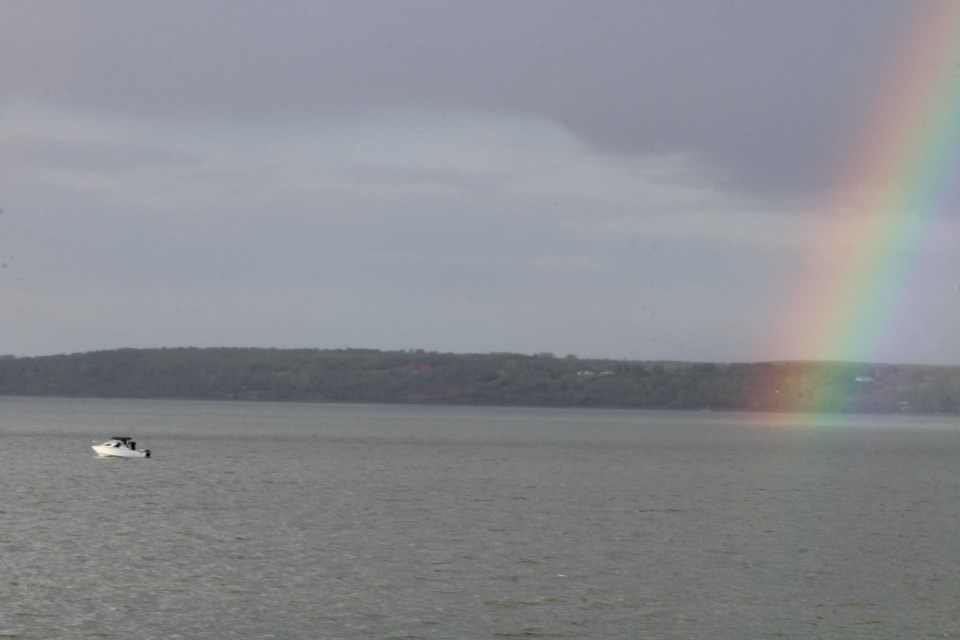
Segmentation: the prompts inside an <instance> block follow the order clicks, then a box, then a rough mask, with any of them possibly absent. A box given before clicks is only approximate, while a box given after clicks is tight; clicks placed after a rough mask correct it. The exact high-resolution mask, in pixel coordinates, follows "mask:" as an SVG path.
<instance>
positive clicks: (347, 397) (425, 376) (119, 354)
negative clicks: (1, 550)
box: [0, 348, 960, 414]
mask: <svg viewBox="0 0 960 640" xmlns="http://www.w3.org/2000/svg"><path fill="white" fill-rule="evenodd" d="M0 394H2V395H36V396H82V397H117V398H194V399H217V400H269V401H301V402H365V403H419V404H471V405H530V406H557V407H625V408H640V409H686V410H691V409H693V410H704V409H711V410H739V411H829V412H867V413H902V412H910V413H928V414H960V367H945V366H932V365H895V364H864V363H844V362H761V363H689V362H666V361H657V362H653V361H626V360H606V359H585V358H578V357H575V356H572V355H571V356H566V357H556V356H554V355H552V354H546V353H544V354H536V355H524V354H515V353H489V354H453V353H438V352H427V351H422V350H415V351H412V350H411V351H380V350H376V349H330V350H319V349H252V348H166V349H116V350H109V351H94V352H89V353H78V354H69V355H55V356H41V357H13V356H3V357H0Z"/></svg>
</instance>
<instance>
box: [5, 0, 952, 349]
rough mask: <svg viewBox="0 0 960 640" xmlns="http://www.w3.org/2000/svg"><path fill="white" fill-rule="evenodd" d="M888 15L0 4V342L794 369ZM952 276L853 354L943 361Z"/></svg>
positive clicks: (900, 17)
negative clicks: (806, 301)
mask: <svg viewBox="0 0 960 640" xmlns="http://www.w3.org/2000/svg"><path fill="white" fill-rule="evenodd" d="M916 4H917V3H915V2H912V1H908V0H901V1H894V0H871V1H869V2H867V1H854V0H851V1H849V2H837V1H836V0H803V1H802V2H796V1H792V0H791V1H787V0H783V1H778V0H727V1H723V2H721V1H719V0H718V1H714V0H702V1H695V0H679V1H677V0H651V1H644V2H639V1H634V0H626V1H623V2H602V1H595V0H591V1H589V2H588V1H585V0H584V1H580V2H564V1H562V0H561V1H549V2H547V1H534V0H526V1H519V2H518V1H515V0H510V1H503V2H500V1H496V0H494V1H484V2H480V1H460V2H458V1H453V0H451V1H448V2H439V1H437V2H425V1H418V0H408V1H402V2H394V1H389V2H388V1H382V2H375V1H366V0H358V1H355V2H347V1H344V2H324V1H322V0H309V1H306V0H305V1H302V2H297V1H293V0H280V1H276V2H272V1H270V2H268V1H266V0H259V1H243V0H208V1H204V0H194V1H191V2H163V1H160V0H155V1H135V0H132V1H125V2H98V1H93V0H90V1H84V2H76V1H70V2H44V1H42V0H29V1H28V0H22V1H18V0H0V208H2V213H0V262H2V263H3V268H2V269H0V296H2V297H0V299H2V301H3V308H2V315H0V353H11V354H16V355H38V354H50V353H69V352H77V351H88V350H95V349H108V348H115V347H125V346H129V347H153V346H264V347H318V348H339V347H370V348H381V349H420V348H423V349H427V350H437V351H455V352H490V351H517V352H522V353H535V352H543V351H549V352H553V353H556V354H557V355H566V354H568V353H574V354H577V355H579V356H582V357H613V358H630V359H682V360H712V361H753V360H769V359H779V358H803V357H809V354H804V353H802V352H798V351H795V350H793V349H791V346H790V345H789V344H784V343H783V342H775V341H774V340H773V334H774V333H775V332H774V331H773V330H772V327H775V326H776V325H777V323H778V321H779V318H780V316H781V315H782V314H783V312H784V309H786V308H787V307H786V305H787V304H788V303H789V301H790V298H791V294H792V293H793V292H794V291H795V288H796V279H797V278H798V277H801V275H800V274H801V273H803V272H804V269H808V268H809V260H810V245H809V244H808V243H805V242H804V241H802V240H801V239H802V238H805V237H808V234H810V233H811V232H812V230H813V229H815V228H816V227H815V225H816V218H817V217H818V215H819V214H820V212H819V211H818V206H819V205H820V203H822V202H823V199H824V193H825V190H828V189H830V188H831V187H832V186H835V185H834V184H833V181H834V180H835V179H836V177H835V176H836V169H837V166H838V164H839V162H840V158H841V157H842V155H843V152H844V149H845V147H846V146H847V145H849V144H850V143H851V140H852V138H853V137H854V132H855V130H856V128H857V125H858V123H860V122H861V121H862V118H863V114H864V113H865V111H867V110H869V108H870V104H869V101H870V97H871V96H873V95H876V94H877V93H878V92H879V91H881V89H882V85H883V82H884V80H885V79H888V78H887V76H885V73H886V72H887V70H888V69H889V64H890V56H891V55H892V54H893V52H894V49H895V44H896V43H897V42H898V39H899V38H900V37H901V35H900V34H901V32H902V31H903V29H904V27H905V24H906V19H907V14H908V12H909V10H910V9H914V8H915V7H916ZM805 234H807V235H805ZM824 259H825V260H829V256H825V257H824ZM805 265H807V266H805ZM952 266H957V265H956V263H953V264H952ZM957 279H958V274H957V272H956V271H953V272H951V273H949V274H947V275H946V276H945V277H944V282H945V284H944V288H945V293H944V300H943V301H941V302H940V303H938V304H937V305H932V306H931V308H929V309H923V310H921V311H922V314H919V319H918V320H916V321H915V322H914V325H913V326H914V329H913V330H914V332H915V334H916V338H917V339H916V340H912V341H902V342H904V344H900V345H899V346H898V347H897V350H896V351H891V352H889V353H883V354H882V356H883V357H884V358H885V359H896V360H904V361H913V362H944V363H947V362H949V363H957V362H960V338H958V336H957V333H958V332H957V330H956V328H957V327H958V326H960V323H958V314H960V305H958V304H957V300H958V295H957V292H956V283H957Z"/></svg>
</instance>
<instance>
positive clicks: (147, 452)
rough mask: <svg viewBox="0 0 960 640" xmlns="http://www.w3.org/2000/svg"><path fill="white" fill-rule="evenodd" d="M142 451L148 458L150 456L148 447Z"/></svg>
mask: <svg viewBox="0 0 960 640" xmlns="http://www.w3.org/2000/svg"><path fill="white" fill-rule="evenodd" d="M144 453H146V454H147V457H148V458H149V457H150V449H147V450H145V451H144Z"/></svg>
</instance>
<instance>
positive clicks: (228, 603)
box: [0, 398, 960, 640]
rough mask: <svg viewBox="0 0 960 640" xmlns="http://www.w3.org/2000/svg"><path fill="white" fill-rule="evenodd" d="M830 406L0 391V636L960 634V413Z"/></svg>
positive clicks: (739, 636)
mask: <svg viewBox="0 0 960 640" xmlns="http://www.w3.org/2000/svg"><path fill="white" fill-rule="evenodd" d="M822 422H823V420H822V418H821V419H819V420H817V421H813V420H805V419H803V418H798V419H795V420H793V421H791V422H790V423H789V425H788V426H784V421H783V420H781V419H779V418H774V417H772V416H762V415H742V414H722V413H661V412H638V411H605V410H564V409H495V408H451V407H398V406H344V405H309V404H271V403H224V402H178V401H126V400H124V401H119V400H66V399H23V398H0V482H2V486H3V494H2V496H3V498H2V503H0V638H37V639H41V638H43V639H49V638H117V639H128V638H185V639H195V638H210V639H214V638H217V639H219V638H243V639H246V638H284V639H287V638H318V639H340V638H342V639H360V638H377V639H388V638H409V639H416V638H423V639H437V640H439V639H458V638H462V639H471V638H478V639H479V638H517V637H529V638H535V637H543V638H657V639H673V638H676V639H678V640H679V639H681V638H682V639H690V638H711V639H716V638H721V639H722V638H729V639H730V640H734V639H736V640H742V639H743V638H796V639H800V638H835V639H837V640H840V639H843V640H848V639H851V638H854V639H855V638H864V639H866V638H870V639H877V638H950V637H960V617H958V614H957V607H956V602H957V600H958V596H960V566H958V565H960V545H958V541H957V533H956V532H957V531H958V530H960V503H958V500H957V496H958V495H960V482H958V478H960V475H958V464H957V461H958V454H960V423H958V421H957V420H956V419H954V418H909V417H903V416H898V417H886V418H877V417H863V418H857V419H850V418H849V417H847V418H843V419H839V418H838V419H837V421H836V425H835V426H834V427H823V426H817V425H819V424H820V423H822ZM113 435H132V436H134V437H135V438H136V439H137V440H138V442H139V443H140V445H141V446H143V447H147V448H150V449H152V450H153V452H154V457H153V458H151V459H148V460H111V459H98V458H96V457H94V455H93V453H92V451H91V450H90V448H89V445H90V443H91V440H93V439H103V438H106V437H109V436H113Z"/></svg>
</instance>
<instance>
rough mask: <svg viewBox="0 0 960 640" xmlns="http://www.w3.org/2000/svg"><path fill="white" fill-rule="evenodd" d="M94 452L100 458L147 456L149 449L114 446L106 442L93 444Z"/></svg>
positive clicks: (148, 455)
mask: <svg viewBox="0 0 960 640" xmlns="http://www.w3.org/2000/svg"><path fill="white" fill-rule="evenodd" d="M92 449H93V451H94V453H96V454H97V456H99V457H101V458H149V457H150V450H149V449H126V448H123V447H114V446H110V445H106V444H95V445H93V447H92Z"/></svg>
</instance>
